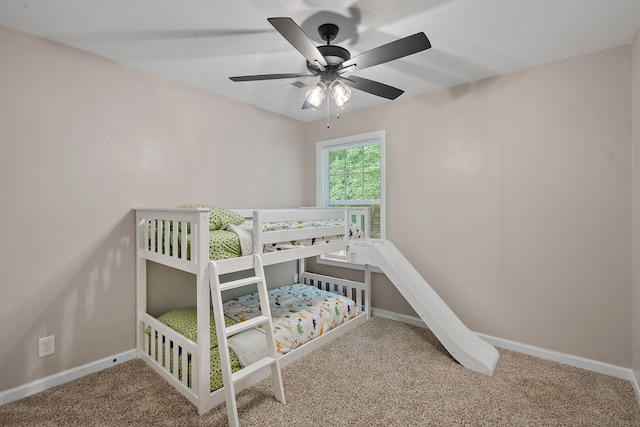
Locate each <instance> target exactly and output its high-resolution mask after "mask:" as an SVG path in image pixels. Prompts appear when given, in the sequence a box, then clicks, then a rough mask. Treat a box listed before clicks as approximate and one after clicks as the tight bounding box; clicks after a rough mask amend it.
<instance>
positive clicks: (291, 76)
mask: <svg viewBox="0 0 640 427" xmlns="http://www.w3.org/2000/svg"><path fill="white" fill-rule="evenodd" d="M298 77H317V76H316V75H315V74H256V75H255V76H236V77H229V79H231V80H233V81H234V82H251V81H255V80H276V79H295V78H298Z"/></svg>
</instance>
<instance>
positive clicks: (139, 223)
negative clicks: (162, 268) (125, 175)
mask: <svg viewBox="0 0 640 427" xmlns="http://www.w3.org/2000/svg"><path fill="white" fill-rule="evenodd" d="M146 222H147V220H146V218H142V216H141V215H140V212H139V211H137V210H136V349H137V353H138V357H140V353H141V352H143V351H144V331H143V329H144V328H143V326H142V323H141V321H140V313H146V312H147V260H146V259H145V258H143V257H141V256H140V249H142V248H143V247H144V228H145V223H146Z"/></svg>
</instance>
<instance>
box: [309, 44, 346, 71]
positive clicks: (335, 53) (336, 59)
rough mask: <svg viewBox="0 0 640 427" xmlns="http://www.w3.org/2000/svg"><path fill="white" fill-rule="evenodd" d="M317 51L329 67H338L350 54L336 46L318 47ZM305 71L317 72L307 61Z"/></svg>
mask: <svg viewBox="0 0 640 427" xmlns="http://www.w3.org/2000/svg"><path fill="white" fill-rule="evenodd" d="M318 50H319V51H320V53H321V54H322V56H323V57H324V59H325V61H327V64H328V65H329V66H330V67H339V66H340V64H342V63H343V62H344V61H347V60H348V59H349V58H351V54H350V53H349V51H348V50H347V49H345V48H343V47H340V46H336V45H324V46H318ZM307 69H308V70H309V71H311V72H312V73H317V72H318V68H317V67H316V66H315V64H311V63H310V62H309V61H307Z"/></svg>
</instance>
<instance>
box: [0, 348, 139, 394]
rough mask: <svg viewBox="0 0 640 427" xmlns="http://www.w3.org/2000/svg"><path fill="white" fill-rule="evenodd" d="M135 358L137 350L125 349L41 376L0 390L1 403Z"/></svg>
mask: <svg viewBox="0 0 640 427" xmlns="http://www.w3.org/2000/svg"><path fill="white" fill-rule="evenodd" d="M135 358H136V351H135V350H129V351H125V352H124V353H120V354H116V355H114V356H111V357H107V358H105V359H102V360H97V361H95V362H91V363H88V364H86V365H82V366H78V367H77V368H73V369H69V370H66V371H63V372H58V373H57V374H54V375H51V376H48V377H46V378H41V379H39V380H35V381H32V382H30V383H27V384H24V385H21V386H19V387H16V388H12V389H10V390H6V391H3V392H0V405H4V404H5V403H9V402H13V401H14V400H18V399H22V398H24V397H27V396H31V395H32V394H36V393H39V392H41V391H44V390H47V389H49V388H52V387H55V386H58V385H60V384H64V383H67V382H69V381H73V380H76V379H78V378H80V377H84V376H85V375H89V374H92V373H94V372H98V371H102V370H103V369H107V368H110V367H112V366H115V365H118V364H120V363H123V362H127V361H129V360H133V359H135Z"/></svg>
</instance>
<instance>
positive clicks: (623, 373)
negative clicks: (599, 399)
mask: <svg viewBox="0 0 640 427" xmlns="http://www.w3.org/2000/svg"><path fill="white" fill-rule="evenodd" d="M371 314H372V315H374V316H379V317H384V318H387V319H391V320H397V321H399V322H404V323H408V324H410V325H415V326H420V327H423V328H426V327H427V325H425V323H424V322H423V321H422V319H420V318H419V317H414V316H407V315H405V314H398V313H393V312H390V311H386V310H380V309H376V308H373V309H372V310H371ZM476 334H477V335H478V336H479V337H481V338H482V339H484V340H485V341H487V342H488V343H489V344H491V345H493V346H495V347H499V348H504V349H506V350H512V351H517V352H518V353H523V354H528V355H530V356H536V357H539V358H541V359H546V360H551V361H554V362H558V363H563V364H565V365H569V366H575V367H577V368H582V369H587V370H589V371H593V372H597V373H599V374H604V375H610V376H612V377H616V378H621V379H623V380H627V381H630V382H631V384H632V385H633V388H634V390H635V393H636V398H637V399H638V402H640V387H638V381H637V378H636V376H635V375H634V374H633V371H632V370H631V369H629V368H623V367H620V366H616V365H611V364H609V363H604V362H599V361H597V360H591V359H586V358H584V357H580V356H574V355H571V354H566V353H560V352H557V351H554V350H549V349H546V348H542V347H536V346H532V345H528V344H522V343H518V342H515V341H510V340H505V339H502V338H497V337H493V336H490V335H486V334H480V333H476ZM499 365H500V362H498V366H499Z"/></svg>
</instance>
